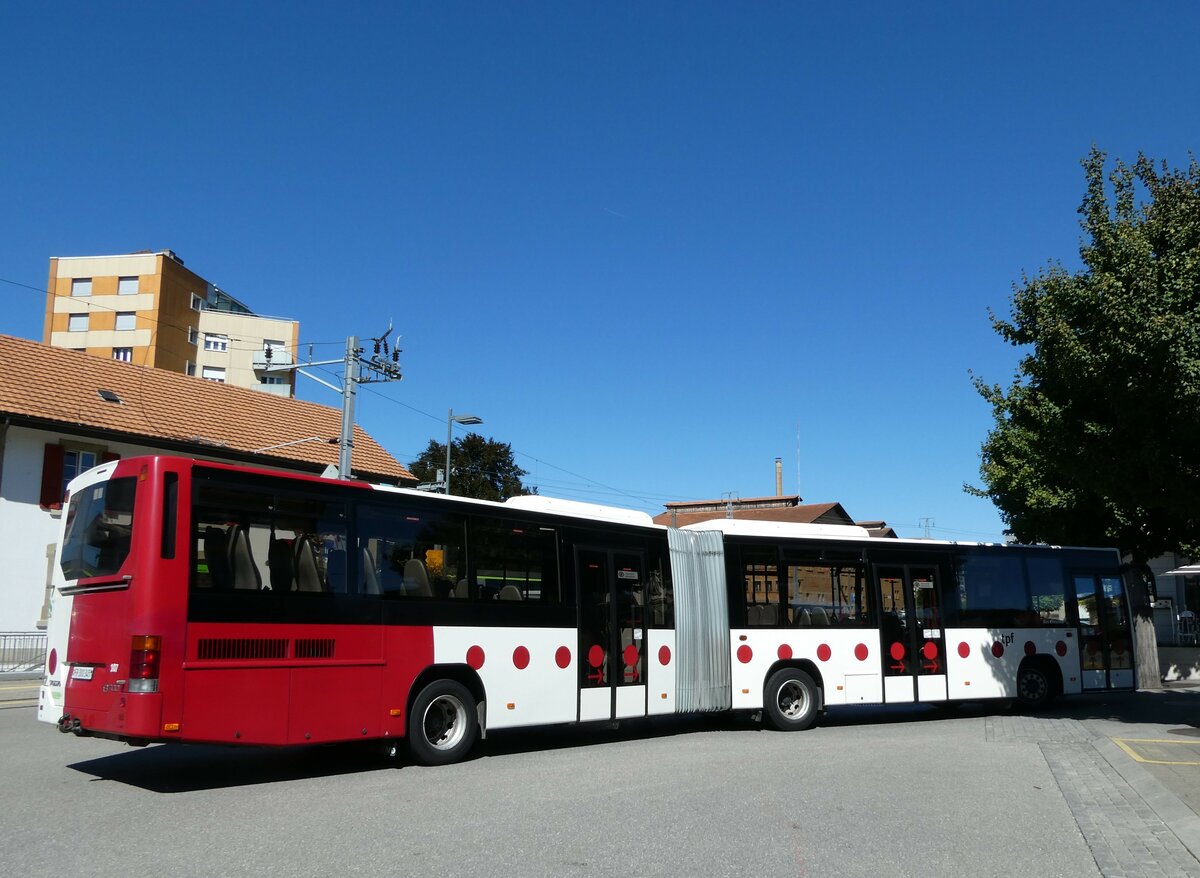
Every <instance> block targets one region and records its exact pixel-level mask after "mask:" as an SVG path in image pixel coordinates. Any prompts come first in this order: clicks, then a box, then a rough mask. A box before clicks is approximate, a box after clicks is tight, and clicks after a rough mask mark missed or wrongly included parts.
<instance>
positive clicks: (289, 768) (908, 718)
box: [69, 689, 1200, 793]
mask: <svg viewBox="0 0 1200 878" xmlns="http://www.w3.org/2000/svg"><path fill="white" fill-rule="evenodd" d="M1014 712H1015V713H1021V712H1023V711H1022V709H1021V708H1019V707H1014V706H1010V705H1008V704H1006V703H1005V702H1003V701H995V700H993V701H966V702H948V703H946V704H943V705H936V704H934V705H931V704H897V705H887V704H872V705H862V706H857V705H856V706H841V707H835V708H833V709H831V710H830V711H829V712H828V713H826V714H824V715H823V716H821V717H820V719H818V721H817V728H824V729H834V728H846V727H851V726H865V725H876V724H879V725H882V724H906V723H918V722H937V721H939V720H950V719H971V718H984V717H988V716H997V715H1005V714H1010V713H1014ZM1029 713H1030V715H1031V716H1040V717H1045V718H1050V719H1074V720H1090V719H1103V720H1111V721H1116V722H1125V723H1156V724H1162V725H1173V726H1177V727H1178V728H1172V729H1170V730H1169V733H1170V734H1175V735H1180V736H1190V737H1200V689H1192V690H1161V691H1157V692H1108V693H1098V694H1094V695H1080V696H1072V697H1070V698H1065V699H1058V700H1056V701H1054V702H1052V703H1051V704H1050V705H1048V706H1047V707H1045V708H1042V709H1041V710H1036V711H1030V712H1029ZM759 731H766V733H768V734H771V733H772V732H770V731H769V730H767V729H766V727H765V726H764V725H763V724H762V723H761V722H759V721H758V720H757V719H755V718H753V717H751V716H750V715H748V714H744V713H732V714H731V713H714V714H693V715H688V716H675V715H672V716H663V717H652V718H647V719H637V720H626V721H622V722H619V723H611V722H609V723H589V724H584V725H567V726H542V727H536V728H523V729H511V730H504V731H500V732H493V733H492V734H490V735H489V736H488V738H487V739H486V740H484V741H480V742H479V744H478V745H477V746H476V747H475V750H474V751H473V752H472V754H471V756H470V757H469V759H470V760H476V759H486V758H491V757H500V756H510V755H515V754H522V753H536V752H546V751H553V750H568V749H574V748H583V747H593V746H600V745H605V744H613V743H617V742H623V741H626V742H627V741H635V740H647V739H654V738H668V737H674V736H681V735H690V734H697V733H705V732H741V733H756V732H759ZM800 734H801V735H803V733H800ZM397 743H399V744H400V747H399V755H397V756H395V757H391V758H388V757H385V756H384V754H383V746H382V744H381V743H380V742H370V743H365V742H364V743H351V744H333V745H322V746H309V747H282V748H255V747H244V748H243V747H223V746H215V745H213V746H209V745H202V744H189V745H157V746H151V747H147V748H145V749H140V750H129V751H125V752H122V753H117V754H114V755H111V756H104V757H100V758H98V759H90V760H87V761H84V762H76V763H73V764H71V765H70V766H69V767H70V768H71V769H73V770H75V771H78V772H80V773H82V774H86V775H90V776H91V778H92V779H93V780H97V781H113V782H116V783H123V784H128V785H130V786H135V787H139V788H141V789H144V790H147V791H150V792H156V793H184V792H196V791H200V790H213V789H222V788H226V787H239V786H252V785H255V784H268V783H284V782H288V781H294V780H304V779H310V778H315V777H329V776H335V775H351V774H359V773H366V772H372V771H388V770H393V769H397V768H410V767H415V766H414V763H413V762H412V761H411V760H410V759H409V757H408V754H407V748H406V747H405V746H404V743H403V742H402V741H401V742H397Z"/></svg>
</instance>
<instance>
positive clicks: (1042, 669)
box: [1017, 655, 1063, 709]
mask: <svg viewBox="0 0 1200 878" xmlns="http://www.w3.org/2000/svg"><path fill="white" fill-rule="evenodd" d="M1062 691H1063V680H1062V670H1061V669H1060V668H1059V666H1058V662H1056V661H1054V659H1052V658H1050V656H1048V655H1032V656H1028V657H1027V658H1025V659H1023V660H1022V661H1021V666H1020V668H1018V670H1017V701H1018V702H1019V703H1020V704H1021V706H1022V707H1024V708H1027V709H1036V708H1039V707H1045V706H1046V705H1047V704H1049V703H1050V702H1051V701H1052V700H1054V697H1055V696H1056V695H1059V694H1061V693H1062Z"/></svg>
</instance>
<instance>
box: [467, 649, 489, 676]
mask: <svg viewBox="0 0 1200 878" xmlns="http://www.w3.org/2000/svg"><path fill="white" fill-rule="evenodd" d="M485 658H486V656H484V654H483V647H482V646H472V647H471V648H470V649H468V650H467V664H468V665H470V666H471V667H473V668H474V669H475V670H477V671H478V670H479V669H480V668H482V667H483V661H484V659H485Z"/></svg>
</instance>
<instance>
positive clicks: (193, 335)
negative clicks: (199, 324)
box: [188, 326, 200, 344]
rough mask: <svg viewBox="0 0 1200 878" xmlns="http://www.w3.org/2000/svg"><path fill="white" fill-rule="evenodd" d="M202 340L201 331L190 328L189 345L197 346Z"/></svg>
mask: <svg viewBox="0 0 1200 878" xmlns="http://www.w3.org/2000/svg"><path fill="white" fill-rule="evenodd" d="M199 339H200V330H198V329H197V328H196V327H194V326H189V327H188V344H196V342H197V341H198V340H199Z"/></svg>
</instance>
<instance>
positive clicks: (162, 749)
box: [67, 744, 389, 793]
mask: <svg viewBox="0 0 1200 878" xmlns="http://www.w3.org/2000/svg"><path fill="white" fill-rule="evenodd" d="M388 764H389V763H388V762H386V761H385V760H384V758H383V756H382V751H381V748H380V747H378V746H376V747H371V748H367V747H364V746H362V745H360V744H342V745H323V746H317V747H280V748H274V747H272V748H258V747H221V746H208V745H204V744H161V745H154V746H150V747H146V748H143V749H138V750H127V751H125V752H122V753H116V754H114V755H112V756H102V757H100V758H98V759H89V760H86V761H84V762H75V763H72V764H70V765H68V766H67V767H68V768H71V769H73V770H75V771H78V772H80V773H82V774H86V775H90V776H91V779H92V780H93V781H113V782H116V783H122V784H128V785H129V786H134V787H139V788H141V789H144V790H147V791H149V792H154V793H187V792H197V791H200V790H214V789H223V788H227V787H241V786H253V785H256V784H269V783H283V782H286V781H293V780H304V779H308V778H315V777H329V776H334V775H348V774H358V773H362V772H369V771H378V770H381V769H385V768H387V767H388Z"/></svg>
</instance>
